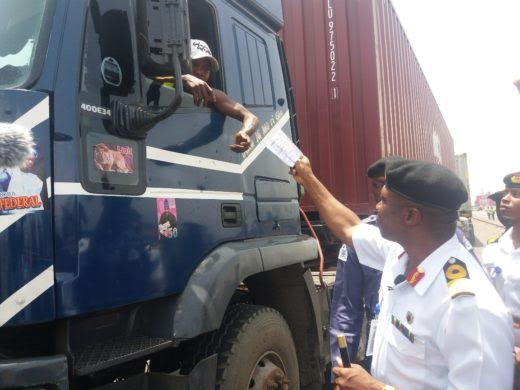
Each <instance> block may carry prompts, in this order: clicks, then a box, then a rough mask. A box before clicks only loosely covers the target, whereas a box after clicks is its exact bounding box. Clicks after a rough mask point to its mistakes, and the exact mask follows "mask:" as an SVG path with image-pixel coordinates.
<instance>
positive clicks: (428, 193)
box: [386, 161, 468, 211]
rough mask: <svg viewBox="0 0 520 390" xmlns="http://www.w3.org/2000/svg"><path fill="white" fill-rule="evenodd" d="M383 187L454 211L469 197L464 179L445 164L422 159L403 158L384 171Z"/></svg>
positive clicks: (426, 203)
mask: <svg viewBox="0 0 520 390" xmlns="http://www.w3.org/2000/svg"><path fill="white" fill-rule="evenodd" d="M386 188H388V189H389V190H390V191H392V192H394V193H396V194H397V195H400V196H402V197H403V198H405V199H408V200H410V201H412V202H415V203H418V204H420V205H423V206H427V207H434V208H439V209H444V210H450V211H456V210H458V209H459V207H460V205H461V204H462V203H464V202H466V201H467V200H468V192H467V191H466V187H465V186H464V183H462V181H461V180H460V179H459V178H458V177H457V175H455V174H454V173H453V172H452V171H450V170H449V169H448V168H446V167H444V166H442V165H439V164H433V163H428V162H424V161H405V162H403V163H400V164H396V165H395V166H393V167H391V168H390V169H388V170H387V171H386Z"/></svg>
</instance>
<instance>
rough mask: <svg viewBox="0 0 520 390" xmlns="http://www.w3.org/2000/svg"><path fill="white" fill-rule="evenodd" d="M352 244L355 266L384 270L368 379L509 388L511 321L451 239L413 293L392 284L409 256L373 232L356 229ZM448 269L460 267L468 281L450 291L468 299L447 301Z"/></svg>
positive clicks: (408, 286) (403, 384) (409, 386)
mask: <svg viewBox="0 0 520 390" xmlns="http://www.w3.org/2000/svg"><path fill="white" fill-rule="evenodd" d="M353 243H354V248H355V250H356V252H357V253H358V256H359V259H360V261H361V262H364V263H365V265H367V266H370V267H373V268H379V269H383V276H382V279H381V290H380V302H381V312H380V314H379V319H378V325H377V330H376V336H375V344H374V356H373V360H372V374H373V375H374V377H376V378H377V379H379V380H381V381H382V382H384V383H387V384H390V385H392V386H395V387H397V388H399V389H406V390H413V389H471V390H477V389H511V388H512V384H513V355H512V352H513V335H512V324H511V320H510V318H509V316H508V313H507V310H506V308H505V306H504V304H503V303H502V301H501V299H500V297H499V296H498V294H497V293H496V291H495V289H494V288H493V286H492V284H491V283H490V282H489V279H488V278H487V276H486V274H485V271H484V270H483V269H482V268H481V267H480V265H479V264H477V262H476V261H475V259H474V258H473V257H472V256H471V255H470V254H469V252H468V251H467V250H466V249H465V248H464V247H463V246H462V245H461V244H460V243H459V242H458V241H457V238H456V236H455V235H454V236H453V237H452V238H451V239H449V240H448V241H446V242H445V243H444V244H443V245H441V246H440V247H439V248H437V249H436V250H435V251H434V252H432V253H431V254H430V255H429V256H428V257H427V258H425V259H424V260H423V261H422V262H421V264H420V267H422V270H423V271H424V274H423V277H422V278H421V279H419V280H418V282H416V283H415V285H414V286H412V283H409V282H408V281H407V280H406V279H405V280H404V281H402V282H400V283H397V284H396V283H395V282H396V278H397V280H399V279H403V278H404V277H403V274H404V272H405V267H406V262H407V261H408V258H407V254H406V253H405V252H404V250H403V248H402V247H401V246H400V245H399V244H397V243H394V242H391V241H388V240H385V239H384V238H382V236H381V234H380V233H379V230H378V229H377V228H374V227H372V226H368V225H360V226H359V227H358V228H357V229H356V230H355V233H354V236H353ZM455 259H458V260H455ZM453 262H456V263H457V262H458V263H460V262H462V264H465V268H466V270H467V274H468V275H469V278H465V280H464V281H459V280H457V281H456V284H453V285H452V287H461V286H462V287H464V288H463V289H461V291H459V292H462V293H464V292H471V291H473V293H474V295H459V296H455V297H453V298H452V294H450V291H451V292H453V291H454V290H453V289H452V288H451V287H450V289H448V283H447V275H451V274H450V272H452V268H450V267H449V266H450V265H453ZM455 265H459V264H455ZM445 268H447V270H446V271H445Z"/></svg>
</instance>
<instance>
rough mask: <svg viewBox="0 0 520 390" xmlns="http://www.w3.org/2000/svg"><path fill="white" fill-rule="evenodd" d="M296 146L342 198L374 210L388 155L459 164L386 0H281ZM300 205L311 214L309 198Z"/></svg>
mask: <svg viewBox="0 0 520 390" xmlns="http://www.w3.org/2000/svg"><path fill="white" fill-rule="evenodd" d="M283 12H284V23H285V24H284V28H283V31H282V33H281V35H282V39H283V41H284V46H285V51H286V55H287V61H288V63H289V70H290V75H291V81H292V86H293V94H294V97H295V105H296V114H297V124H298V130H299V136H300V147H301V148H302V150H303V152H304V153H305V154H306V155H307V156H309V158H310V159H311V162H312V164H313V168H314V170H315V173H316V174H317V176H318V177H319V178H320V180H321V181H322V182H323V183H324V184H325V186H327V188H329V189H330V190H331V192H332V193H333V194H334V196H336V197H337V198H338V199H339V200H340V201H341V202H342V203H344V204H346V205H348V206H349V207H351V208H352V209H354V210H355V211H356V212H358V213H360V214H367V213H370V212H371V211H372V210H373V208H374V204H373V202H372V201H371V199H370V198H369V195H368V194H369V184H368V180H367V179H366V169H367V167H368V166H369V165H370V164H371V163H372V162H373V161H375V160H377V159H379V158H381V157H382V156H389V155H397V156H402V157H406V158H415V159H421V160H429V161H435V162H438V163H441V164H444V165H446V166H447V167H449V168H451V169H453V168H454V150H453V139H452V137H451V135H450V133H449V130H448V128H447V126H446V123H445V122H444V119H443V117H442V114H441V113H440V110H439V107H438V105H437V102H436V101H435V98H434V96H433V94H432V92H431V90H430V88H429V86H428V82H427V81H426V78H425V76H424V74H423V72H422V70H421V67H420V65H419V63H418V61H417V58H416V57H415V55H414V52H413V50H412V47H411V45H410V43H409V41H408V39H407V37H406V34H405V33H404V31H403V28H402V26H401V24H400V22H399V19H398V17H397V15H396V12H395V10H394V8H393V7H392V4H391V3H390V1H388V0H373V1H370V0H284V1H283ZM303 207H304V210H305V211H307V212H312V211H315V210H316V208H315V206H314V205H313V204H312V203H311V202H310V200H309V199H308V198H307V197H305V198H304V202H303Z"/></svg>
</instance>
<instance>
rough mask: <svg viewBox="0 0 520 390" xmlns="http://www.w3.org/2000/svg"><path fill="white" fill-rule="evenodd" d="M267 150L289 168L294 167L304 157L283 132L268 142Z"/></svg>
mask: <svg viewBox="0 0 520 390" xmlns="http://www.w3.org/2000/svg"><path fill="white" fill-rule="evenodd" d="M267 148H268V149H269V150H270V151H271V152H273V153H274V154H275V155H276V156H277V157H278V158H279V159H280V160H282V161H283V162H284V163H285V164H286V165H287V166H289V167H294V164H296V161H298V159H299V158H300V157H301V156H302V155H303V153H302V151H301V150H300V149H298V147H297V146H296V145H295V144H293V142H292V141H291V140H290V139H289V137H287V136H286V135H285V133H284V132H283V131H279V132H278V133H276V134H275V135H274V136H273V137H272V138H271V139H270V140H269V141H268V142H267Z"/></svg>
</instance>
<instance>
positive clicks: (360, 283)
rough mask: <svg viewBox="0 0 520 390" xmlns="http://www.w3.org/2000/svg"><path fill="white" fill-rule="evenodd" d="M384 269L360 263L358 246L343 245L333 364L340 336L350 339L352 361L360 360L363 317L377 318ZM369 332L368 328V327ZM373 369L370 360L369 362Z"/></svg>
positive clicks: (332, 311) (336, 292) (334, 315)
mask: <svg viewBox="0 0 520 390" xmlns="http://www.w3.org/2000/svg"><path fill="white" fill-rule="evenodd" d="M362 222H363V223H368V224H371V225H375V224H376V223H377V216H376V215H371V216H369V217H367V218H365V219H363V220H362ZM380 284H381V271H379V270H376V269H373V268H370V267H367V266H365V265H362V264H360V262H359V260H358V257H357V254H356V252H355V251H354V249H352V248H350V247H348V246H347V245H345V244H343V246H342V247H341V249H340V251H339V253H338V261H337V265H336V279H335V281H334V292H333V295H332V304H331V309H330V356H331V361H332V364H333V365H336V358H337V357H340V353H339V347H338V340H337V336H338V335H339V334H343V335H345V336H346V339H347V349H348V352H349V356H350V357H351V359H352V360H355V359H356V355H357V352H358V348H359V342H360V339H361V334H362V332H363V329H362V326H363V318H364V316H365V314H366V317H367V320H368V323H370V320H371V319H372V317H373V313H374V306H375V305H376V303H377V302H378V300H379V296H378V294H379V286H380ZM367 332H368V329H367ZM366 364H367V365H368V367H366V368H368V369H370V362H369V361H368V362H366Z"/></svg>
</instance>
